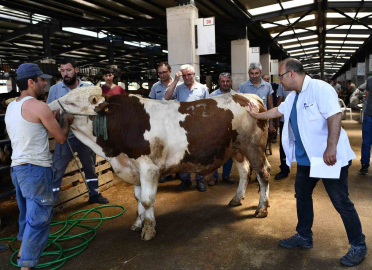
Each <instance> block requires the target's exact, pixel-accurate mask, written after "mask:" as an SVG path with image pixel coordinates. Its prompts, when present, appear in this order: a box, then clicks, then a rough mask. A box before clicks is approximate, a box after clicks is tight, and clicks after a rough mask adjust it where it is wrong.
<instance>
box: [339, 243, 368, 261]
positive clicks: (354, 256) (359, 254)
mask: <svg viewBox="0 0 372 270" xmlns="http://www.w3.org/2000/svg"><path fill="white" fill-rule="evenodd" d="M366 255H367V246H353V245H352V246H351V248H350V249H349V252H348V253H347V254H346V255H345V256H344V257H342V258H341V263H342V264H343V265H346V266H356V265H358V264H360V263H361V262H362V261H363V259H364V257H365V256H366Z"/></svg>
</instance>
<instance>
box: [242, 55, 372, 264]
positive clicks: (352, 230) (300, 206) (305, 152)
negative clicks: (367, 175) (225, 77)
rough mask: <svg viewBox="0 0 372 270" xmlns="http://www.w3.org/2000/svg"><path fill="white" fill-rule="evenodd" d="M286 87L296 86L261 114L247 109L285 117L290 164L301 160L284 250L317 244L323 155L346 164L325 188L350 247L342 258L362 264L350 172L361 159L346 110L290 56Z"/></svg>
mask: <svg viewBox="0 0 372 270" xmlns="http://www.w3.org/2000/svg"><path fill="white" fill-rule="evenodd" d="M279 73H281V74H279V78H280V82H281V83H282V85H283V87H284V89H285V90H294V91H293V92H292V93H290V94H289V95H288V96H287V99H286V100H285V101H284V102H282V103H281V104H280V106H279V107H275V108H273V109H271V110H269V111H267V112H263V113H258V109H257V108H256V107H255V105H253V104H251V103H249V104H248V109H247V111H248V113H249V114H250V115H251V116H252V117H253V118H256V119H270V118H277V117H281V116H284V128H283V147H284V151H285V153H286V155H287V164H288V166H289V165H291V163H292V161H297V175H296V182H295V192H296V195H295V197H296V200H297V218H298V223H297V228H296V230H297V234H295V235H294V236H292V237H290V238H287V239H283V240H281V241H280V243H279V244H280V246H282V247H284V248H296V247H302V248H312V247H313V232H312V231H311V228H312V226H313V220H314V210H313V200H312V194H313V190H314V188H315V186H316V184H317V183H318V181H319V180H320V178H315V177H310V166H314V165H312V164H311V163H310V160H312V162H313V158H322V160H323V161H324V163H325V164H326V165H327V166H333V165H335V164H336V162H337V161H339V162H341V164H340V165H341V169H340V177H339V178H335V179H330V178H323V179H322V180H323V184H324V187H325V189H326V191H327V193H328V195H329V198H330V199H331V201H332V203H333V206H334V207H335V209H336V210H337V212H338V213H339V214H340V216H341V218H342V221H343V223H344V226H345V229H346V233H347V237H348V240H349V243H350V244H351V248H350V250H349V252H348V253H347V254H346V255H345V256H343V257H342V258H341V263H342V264H343V265H346V266H355V265H358V264H360V263H361V262H362V260H363V259H364V257H365V256H366V254H367V246H366V242H365V235H364V234H363V233H362V225H361V223H360V220H359V216H358V213H357V211H356V209H355V207H354V204H353V203H352V202H351V201H350V199H349V191H348V180H347V179H348V171H349V166H350V165H351V160H352V159H354V158H356V156H355V154H354V152H353V150H352V149H351V147H350V143H349V139H348V137H347V134H346V132H345V130H343V129H342V127H341V118H342V115H341V109H340V105H339V103H338V98H337V94H336V92H335V91H334V89H333V87H332V86H331V85H329V84H328V83H325V82H324V81H321V80H315V79H311V78H310V77H309V76H307V75H306V74H305V71H304V69H303V66H302V64H301V62H300V61H298V60H297V59H294V58H288V59H286V60H284V61H283V63H282V64H281V65H280V67H279Z"/></svg>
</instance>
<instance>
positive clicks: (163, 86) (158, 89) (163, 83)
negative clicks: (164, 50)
mask: <svg viewBox="0 0 372 270" xmlns="http://www.w3.org/2000/svg"><path fill="white" fill-rule="evenodd" d="M157 71H158V75H159V81H158V82H157V83H154V85H153V86H152V87H151V91H150V94H149V98H152V99H157V100H162V99H163V98H164V94H165V91H166V90H167V89H168V87H169V86H171V84H172V82H173V78H172V77H171V76H170V75H171V72H172V69H171V66H170V65H169V64H168V62H160V63H159V64H158V66H157Z"/></svg>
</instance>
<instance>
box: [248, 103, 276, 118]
mask: <svg viewBox="0 0 372 270" xmlns="http://www.w3.org/2000/svg"><path fill="white" fill-rule="evenodd" d="M247 112H248V113H249V115H250V116H251V117H253V118H255V119H260V120H267V119H273V118H278V117H282V116H283V114H281V113H280V112H279V111H278V107H275V108H272V109H271V110H268V111H266V112H262V113H259V110H258V107H257V106H256V105H255V104H253V103H252V102H248V108H247Z"/></svg>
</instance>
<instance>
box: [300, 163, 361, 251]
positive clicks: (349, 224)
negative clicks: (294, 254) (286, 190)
mask: <svg viewBox="0 0 372 270" xmlns="http://www.w3.org/2000/svg"><path fill="white" fill-rule="evenodd" d="M350 164H351V163H350ZM348 171H349V165H348V166H344V167H342V168H341V174H340V178H339V179H323V184H324V187H325V189H326V191H327V193H328V195H329V198H330V199H331V201H332V204H333V206H334V207H335V209H336V210H337V212H338V213H339V214H340V216H341V219H342V221H343V223H344V226H345V229H346V233H347V237H348V239H349V243H350V244H352V245H356V246H358V245H364V244H365V236H364V234H363V233H362V224H361V223H360V220H359V216H358V213H357V211H356V210H355V207H354V204H353V203H352V202H351V201H350V199H349V191H348V183H347V178H348ZM319 180H320V179H319V178H312V177H310V166H301V165H297V175H296V183H295V191H296V195H295V197H296V198H297V218H298V223H297V228H296V230H297V232H298V233H299V234H300V235H301V236H304V237H308V238H310V237H312V236H313V233H312V231H311V227H312V226H313V220H314V209H313V200H312V194H313V190H314V188H315V186H316V184H317V183H318V181H319Z"/></svg>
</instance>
